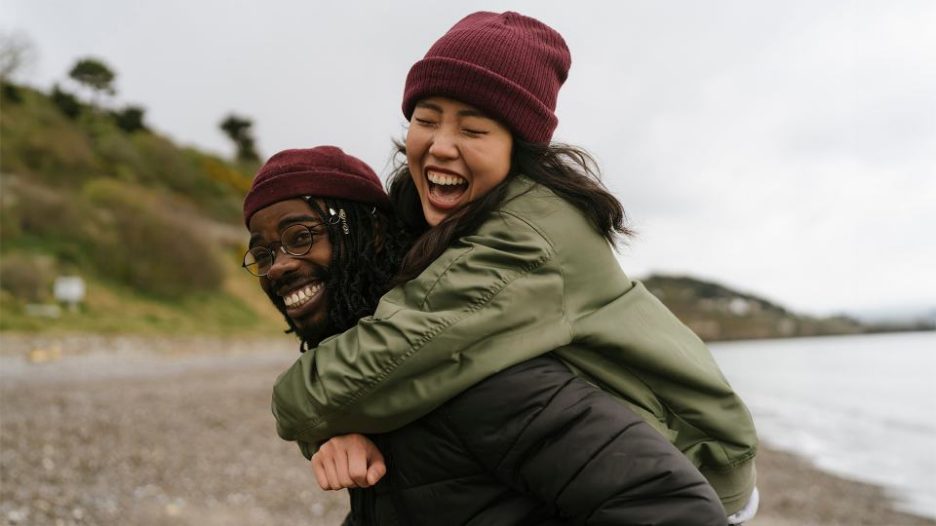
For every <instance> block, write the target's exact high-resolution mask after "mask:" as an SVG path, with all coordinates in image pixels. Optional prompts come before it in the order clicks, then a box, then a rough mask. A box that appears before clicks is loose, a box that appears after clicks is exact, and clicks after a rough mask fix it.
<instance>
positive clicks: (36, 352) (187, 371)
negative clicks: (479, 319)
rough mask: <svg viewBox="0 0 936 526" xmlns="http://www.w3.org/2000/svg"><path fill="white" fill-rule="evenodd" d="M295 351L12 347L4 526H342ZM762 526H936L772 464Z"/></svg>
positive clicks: (0, 443) (4, 392)
mask: <svg viewBox="0 0 936 526" xmlns="http://www.w3.org/2000/svg"><path fill="white" fill-rule="evenodd" d="M296 352H297V348H296V346H295V345H294V343H293V342H292V341H291V340H289V339H287V338H274V339H268V340H249V341H243V340H221V339H208V338H163V337H159V338H146V337H140V336H132V337H131V336H127V337H100V336H88V335H76V336H65V337H61V336H59V337H39V336H34V335H16V334H3V335H0V524H8V525H20V524H22V525H27V524H28V525H32V524H50V525H79V524H80V525H84V524H88V525H90V524H100V525H109V524H135V525H140V526H148V525H163V524H173V525H175V524H178V525H193V526H194V525H209V526H211V525H231V524H245V525H255V524H308V525H333V524H334V525H337V524H340V522H341V520H342V518H343V517H344V515H345V513H346V512H347V499H346V496H345V494H344V493H343V492H322V491H320V490H319V489H318V488H317V486H316V485H315V482H314V478H313V476H312V474H311V472H310V471H309V469H308V464H307V462H305V460H304V459H303V458H302V456H301V455H300V454H299V452H298V449H297V448H296V447H295V445H294V444H290V443H286V442H283V441H281V440H280V439H279V438H278V437H277V436H276V434H275V432H274V428H273V419H272V416H271V415H270V411H269V403H270V387H271V385H272V382H273V381H274V379H275V378H276V375H277V374H278V373H279V372H280V371H281V370H282V369H284V368H285V367H286V366H287V365H288V364H289V363H291V361H292V360H293V359H295V357H296ZM758 477H759V482H758V485H759V487H760V491H761V496H762V497H761V499H762V501H761V509H760V513H759V514H758V516H757V517H756V518H755V519H754V520H753V521H751V522H750V523H749V524H751V525H753V526H787V525H789V526H793V525H797V526H802V525H849V526H851V525H864V524H867V525H872V524H873V525H881V524H887V525H895V526H896V525H936V521H933V520H929V519H925V518H920V517H915V516H912V515H908V514H905V513H901V512H898V511H896V510H895V508H894V505H893V504H894V503H893V501H892V500H890V498H889V497H888V495H887V494H886V493H885V492H884V491H883V490H882V489H880V488H877V487H875V486H870V485H867V484H863V483H860V482H855V481H850V480H844V479H841V478H837V477H835V476H832V475H828V474H826V473H823V472H821V471H818V470H816V469H815V468H813V467H812V466H811V465H810V464H809V463H808V462H806V461H804V460H802V459H799V458H797V457H794V456H792V455H789V454H786V453H782V452H778V451H774V450H771V449H769V448H765V449H764V450H763V451H762V453H761V455H760V456H759V460H758Z"/></svg>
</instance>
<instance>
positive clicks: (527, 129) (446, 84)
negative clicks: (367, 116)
mask: <svg viewBox="0 0 936 526" xmlns="http://www.w3.org/2000/svg"><path fill="white" fill-rule="evenodd" d="M434 96H440V97H451V98H453V99H456V100H458V101H460V102H464V103H467V104H470V105H472V106H475V107H477V108H478V109H480V110H482V111H483V112H485V113H487V114H488V115H489V116H490V117H491V118H493V119H496V120H500V121H503V122H504V124H506V125H507V126H508V127H509V128H510V130H511V131H512V132H513V133H515V134H516V135H517V136H518V137H519V138H521V139H523V140H525V141H528V142H532V143H536V144H548V143H549V141H550V140H551V139H552V134H553V131H555V129H556V126H557V125H558V123H559V120H558V119H557V118H556V115H555V114H554V113H553V112H552V111H551V110H550V109H549V108H548V107H546V106H545V105H544V104H543V103H542V102H540V100H539V99H538V98H537V97H535V96H534V95H533V94H531V93H530V92H529V91H527V90H526V89H524V88H523V87H522V86H520V85H519V84H516V83H515V82H512V81H511V80H509V79H507V78H505V77H503V76H501V75H499V74H497V73H495V72H493V71H491V70H489V69H486V68H483V67H479V66H477V65H476V64H472V63H470V62H465V61H463V60H458V59H454V58H448V57H427V58H424V59H423V60H420V61H419V62H417V63H416V64H414V65H413V67H412V68H411V69H410V71H409V75H407V78H406V92H405V93H404V94H403V115H404V116H405V117H406V119H407V120H409V119H410V118H411V117H412V116H413V110H414V109H415V108H416V103H417V102H419V101H420V100H422V99H424V98H427V97H434Z"/></svg>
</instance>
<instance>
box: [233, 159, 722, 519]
mask: <svg viewBox="0 0 936 526" xmlns="http://www.w3.org/2000/svg"><path fill="white" fill-rule="evenodd" d="M244 222H245V224H246V225H247V228H248V230H249V231H250V245H249V248H248V251H247V253H246V254H245V257H244V267H245V268H246V269H247V270H249V271H250V272H251V273H253V274H254V275H256V276H259V277H260V285H261V287H262V288H263V290H264V291H265V292H266V294H267V295H268V296H269V297H270V300H271V301H272V302H273V304H274V305H275V306H276V307H277V309H279V311H280V312H282V313H283V315H284V316H285V318H286V321H287V324H288V325H289V330H290V331H291V332H294V333H296V334H297V336H299V339H300V341H301V342H302V348H303V349H310V348H313V347H315V346H316V345H317V344H318V343H319V342H320V341H322V340H323V339H324V338H326V337H328V336H330V335H332V334H335V333H337V332H340V331H343V330H345V329H347V328H348V327H350V326H352V325H354V324H355V323H356V322H357V320H358V319H359V318H361V317H363V316H367V315H370V314H372V313H373V312H374V309H375V308H376V306H377V303H378V300H379V298H380V296H381V295H382V294H383V293H384V292H386V289H387V284H388V283H390V281H391V279H392V278H393V275H394V273H395V271H396V269H397V267H398V266H399V263H400V261H401V260H402V258H403V256H404V253H405V250H406V248H407V245H408V236H407V234H406V232H405V231H403V229H402V228H400V227H399V226H398V225H397V223H396V222H395V221H394V220H393V218H392V215H391V212H390V203H389V201H388V199H387V196H386V194H385V193H384V191H383V188H382V186H381V184H380V180H379V178H378V177H377V176H376V174H374V172H373V171H372V170H371V169H370V168H369V167H368V166H367V165H366V164H365V163H363V162H361V161H360V160H358V159H356V158H354V157H351V156H349V155H347V154H345V153H344V152H342V151H341V150H340V149H338V148H335V147H331V146H320V147H318V148H311V149H303V150H286V151H283V152H280V153H278V154H276V155H274V156H273V157H272V158H271V159H270V160H269V161H267V163H266V164H265V165H264V166H263V167H262V168H261V169H260V171H259V172H258V174H257V176H256V178H255V180H254V183H253V186H252V188H251V190H250V192H249V193H248V195H247V197H246V199H245V202H244ZM367 361H368V357H367V356H366V355H362V356H357V357H355V362H360V363H361V364H362V367H366V364H367ZM310 403H311V402H310ZM371 438H372V439H373V440H374V441H376V442H377V444H376V445H375V444H374V443H373V442H372V441H371V440H369V439H368V438H367V437H364V436H362V435H357V434H352V435H344V436H341V437H335V438H332V439H331V440H329V441H327V442H326V443H325V444H323V445H322V447H321V448H320V449H319V450H318V452H316V453H315V455H314V456H313V455H312V454H311V453H312V450H313V448H314V447H315V446H318V444H311V445H306V446H305V447H304V448H303V453H304V454H305V456H306V457H312V460H313V469H314V471H315V475H316V478H317V479H318V481H319V484H320V486H322V487H323V488H324V489H339V488H356V489H354V490H352V493H351V507H352V515H351V516H349V520H348V523H349V524H355V525H370V524H466V523H469V522H472V523H475V524H566V523H575V524H579V523H587V524H674V525H676V524H680V525H682V524H694V525H707V524H725V523H726V518H725V515H724V510H723V508H722V507H721V504H720V502H719V500H718V497H717V496H716V495H715V492H714V491H713V490H712V488H711V486H709V485H708V484H707V483H706V482H705V479H704V478H703V477H702V475H701V474H700V473H699V472H698V471H697V470H696V469H695V468H694V467H693V466H692V464H691V463H690V462H689V461H688V459H686V458H685V457H684V456H683V455H682V454H681V453H680V452H679V451H678V450H676V449H675V448H674V447H673V446H672V445H671V444H669V442H667V441H666V440H665V439H664V438H663V437H662V436H661V435H659V434H658V433H657V432H656V431H654V430H653V429H652V428H650V427H649V426H648V425H647V424H646V423H645V422H643V421H642V420H641V419H640V418H639V417H637V416H636V415H635V414H634V413H633V412H631V411H630V410H629V409H627V408H626V407H625V406H623V405H622V404H620V403H618V402H617V401H616V400H614V399H613V398H612V397H611V396H610V395H607V394H605V393H603V392H601V391H598V390H597V389H595V388H594V387H593V386H591V385H589V384H587V383H586V382H585V381H583V380H581V379H580V378H577V377H576V376H575V375H573V374H572V373H571V372H570V371H569V370H568V368H566V367H565V366H564V365H562V364H561V363H560V362H558V361H557V360H555V359H554V358H552V357H550V356H545V357H540V358H536V359H533V360H530V361H528V362H524V363H522V364H520V365H517V366H514V367H512V368H509V369H507V370H505V371H503V372H501V373H499V374H497V375H495V376H493V377H490V378H488V379H486V380H484V381H482V382H480V383H478V384H476V385H475V386H473V387H471V388H470V389H468V390H467V391H465V392H463V393H462V394H461V395H459V396H457V397H456V398H454V399H452V400H450V401H449V402H447V403H445V404H444V405H442V406H441V407H439V408H437V409H436V410H434V411H433V412H431V413H429V414H428V415H426V416H424V417H422V418H420V419H419V420H417V421H415V422H413V423H411V424H409V425H407V426H405V427H403V428H400V429H398V430H396V431H393V432H390V433H386V434H383V435H379V436H373V437H371ZM378 446H379V449H378ZM381 452H383V455H382V454H381ZM384 457H386V458H387V459H388V461H387V465H386V468H385V466H384ZM385 471H386V472H387V473H389V475H388V476H386V477H384V473H385ZM378 481H379V482H378ZM375 483H376V486H375ZM372 486H374V487H372Z"/></svg>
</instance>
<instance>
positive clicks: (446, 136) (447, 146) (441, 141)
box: [429, 129, 458, 159]
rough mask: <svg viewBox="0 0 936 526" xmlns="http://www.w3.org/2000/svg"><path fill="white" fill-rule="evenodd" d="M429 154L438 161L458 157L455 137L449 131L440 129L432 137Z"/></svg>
mask: <svg viewBox="0 0 936 526" xmlns="http://www.w3.org/2000/svg"><path fill="white" fill-rule="evenodd" d="M429 154H430V155H432V156H434V157H436V158H439V159H454V158H456V157H458V139H457V135H456V134H454V133H452V132H451V131H450V130H446V129H440V130H438V131H437V132H436V133H435V134H433V137H432V144H431V145H430V146H429Z"/></svg>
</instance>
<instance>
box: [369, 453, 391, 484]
mask: <svg viewBox="0 0 936 526" xmlns="http://www.w3.org/2000/svg"><path fill="white" fill-rule="evenodd" d="M386 473H387V466H386V465H385V464H384V461H383V459H378V460H375V461H374V462H372V463H371V465H370V466H368V468H367V483H368V484H369V485H371V486H373V485H374V484H377V481H378V480H380V479H382V478H383V476H384V475H385V474H386Z"/></svg>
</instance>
